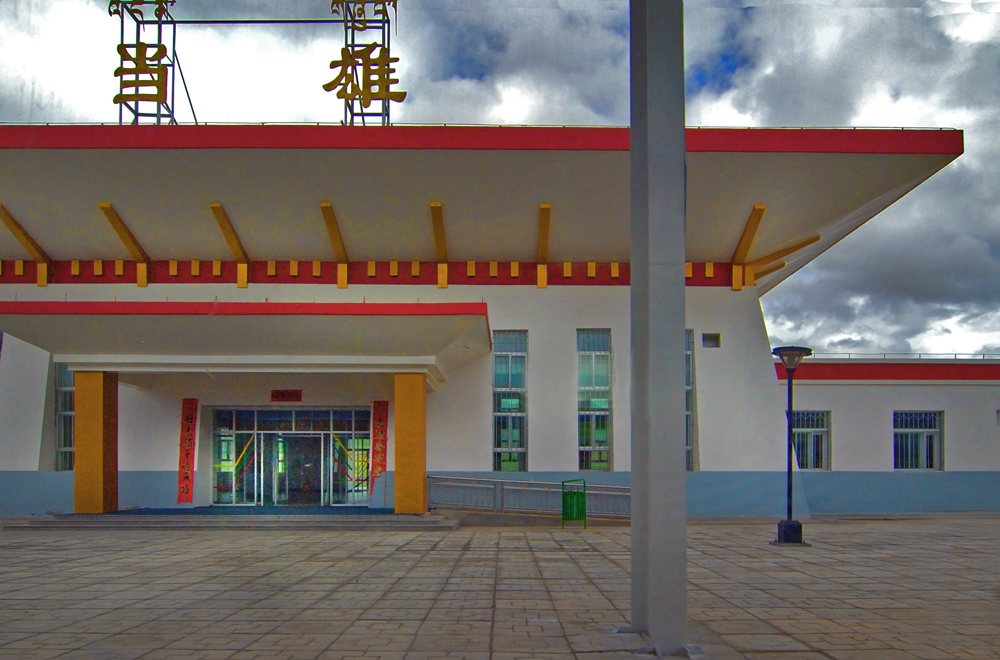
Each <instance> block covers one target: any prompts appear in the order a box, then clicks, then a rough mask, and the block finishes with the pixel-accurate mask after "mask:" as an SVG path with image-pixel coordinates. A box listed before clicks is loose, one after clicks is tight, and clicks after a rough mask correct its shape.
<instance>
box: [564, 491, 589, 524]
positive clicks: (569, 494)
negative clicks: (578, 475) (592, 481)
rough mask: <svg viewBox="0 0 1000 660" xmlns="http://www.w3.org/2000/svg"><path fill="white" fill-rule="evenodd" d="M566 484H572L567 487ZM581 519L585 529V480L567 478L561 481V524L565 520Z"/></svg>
mask: <svg viewBox="0 0 1000 660" xmlns="http://www.w3.org/2000/svg"><path fill="white" fill-rule="evenodd" d="M567 484H572V485H570V486H569V487H567ZM581 520H582V521H583V528H584V529H587V482H586V481H584V480H583V479H568V480H566V481H564V482H562V526H563V527H565V526H566V522H567V521H569V522H579V521H581Z"/></svg>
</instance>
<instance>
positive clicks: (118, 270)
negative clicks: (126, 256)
mask: <svg viewBox="0 0 1000 660" xmlns="http://www.w3.org/2000/svg"><path fill="white" fill-rule="evenodd" d="M124 274H125V261H124V260H122V259H115V275H118V276H119V277H121V276H122V275H124Z"/></svg>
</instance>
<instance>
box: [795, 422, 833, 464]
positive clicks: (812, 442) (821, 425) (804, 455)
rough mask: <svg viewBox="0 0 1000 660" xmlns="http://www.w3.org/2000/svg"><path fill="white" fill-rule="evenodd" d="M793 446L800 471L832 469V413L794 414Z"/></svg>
mask: <svg viewBox="0 0 1000 660" xmlns="http://www.w3.org/2000/svg"><path fill="white" fill-rule="evenodd" d="M792 446H794V447H795V458H796V463H797V465H798V468H799V469H800V470H829V469H830V413H829V412H824V411H819V410H795V411H793V412H792Z"/></svg>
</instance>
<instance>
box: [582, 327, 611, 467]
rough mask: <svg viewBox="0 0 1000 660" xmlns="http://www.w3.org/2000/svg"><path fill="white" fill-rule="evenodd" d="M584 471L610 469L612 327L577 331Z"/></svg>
mask: <svg viewBox="0 0 1000 660" xmlns="http://www.w3.org/2000/svg"><path fill="white" fill-rule="evenodd" d="M576 358H577V367H578V371H577V427H578V431H577V438H578V439H579V445H580V469H581V470H610V469H611V330H577V331H576Z"/></svg>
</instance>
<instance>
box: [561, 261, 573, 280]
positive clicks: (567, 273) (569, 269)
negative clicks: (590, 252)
mask: <svg viewBox="0 0 1000 660" xmlns="http://www.w3.org/2000/svg"><path fill="white" fill-rule="evenodd" d="M563 277H573V262H572V261H564V262H563Z"/></svg>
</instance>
